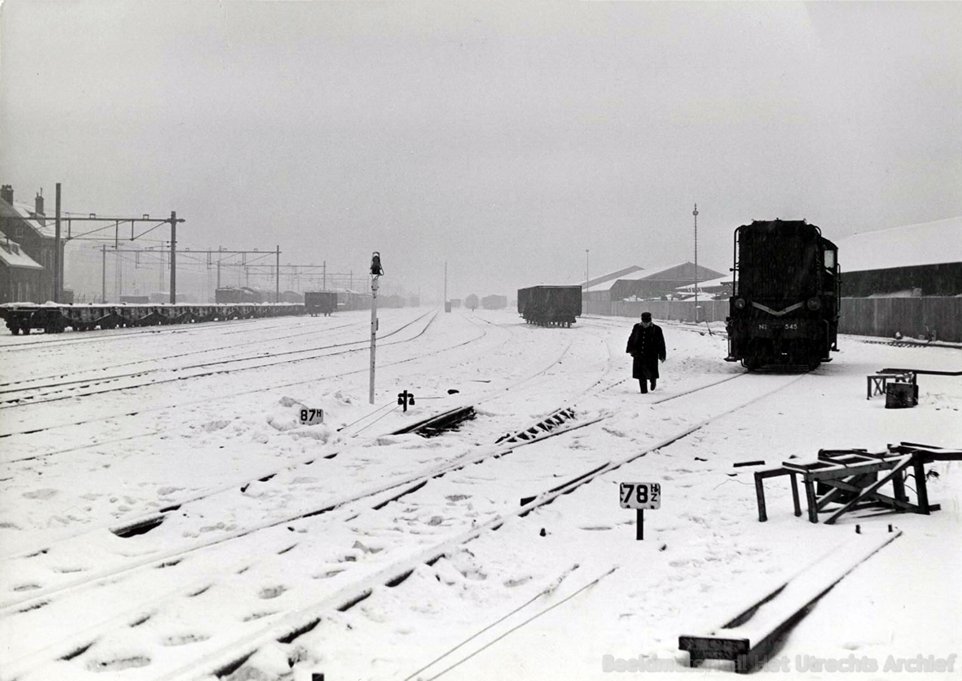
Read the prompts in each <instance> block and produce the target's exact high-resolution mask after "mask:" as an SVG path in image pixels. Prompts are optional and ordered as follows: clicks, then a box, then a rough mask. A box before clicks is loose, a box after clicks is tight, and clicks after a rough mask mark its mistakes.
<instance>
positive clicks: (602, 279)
mask: <svg viewBox="0 0 962 681" xmlns="http://www.w3.org/2000/svg"><path fill="white" fill-rule="evenodd" d="M643 269H644V268H642V267H639V266H638V265H630V266H628V267H625V268H623V269H620V270H616V271H614V272H608V273H607V274H602V275H600V276H597V277H592V278H591V279H589V280H588V284H589V286H588V288H587V289H585V290H587V291H607V290H608V289H610V288H611V285H612V284H614V283H615V282H616V281H618V280H619V279H630V278H632V276H634V275H635V274H637V273H638V272H641V271H642V270H643ZM581 287H582V288H584V284H583V283H582V284H581Z"/></svg>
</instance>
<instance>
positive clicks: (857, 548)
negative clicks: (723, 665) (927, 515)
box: [678, 532, 902, 673]
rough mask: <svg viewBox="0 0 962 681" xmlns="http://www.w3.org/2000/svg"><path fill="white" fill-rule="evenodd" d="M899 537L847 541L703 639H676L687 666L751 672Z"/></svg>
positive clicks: (861, 537)
mask: <svg viewBox="0 0 962 681" xmlns="http://www.w3.org/2000/svg"><path fill="white" fill-rule="evenodd" d="M901 534H902V533H901V532H893V533H889V534H885V535H874V536H872V535H851V536H850V538H849V539H847V540H846V541H845V542H843V543H842V544H841V545H839V546H838V547H836V548H834V549H832V550H831V551H829V552H828V553H826V554H824V555H823V556H821V557H820V558H818V559H817V560H816V561H814V562H813V563H811V564H809V565H808V566H806V567H805V568H804V569H802V570H801V571H799V572H798V573H796V574H795V575H793V576H792V577H790V578H789V579H788V580H787V581H786V582H785V583H783V584H782V585H781V586H779V587H778V588H776V589H774V590H773V591H771V592H769V593H768V594H766V595H765V596H764V597H763V598H761V599H759V600H758V601H757V602H755V603H753V604H752V605H751V606H750V607H749V608H747V609H745V610H743V611H742V612H740V613H739V614H738V615H736V616H735V617H734V618H732V619H731V620H729V621H728V622H726V623H725V624H723V625H722V626H720V627H717V628H715V629H713V630H711V631H710V632H709V633H708V634H705V635H700V636H693V635H684V636H679V637H678V647H679V649H680V650H685V651H688V653H689V665H690V666H696V665H697V664H698V663H699V662H701V661H702V660H706V659H717V660H732V661H734V662H735V671H737V672H740V673H747V672H749V671H751V669H752V667H754V666H755V664H757V662H759V661H760V660H764V659H766V657H767V654H768V653H769V652H770V651H771V649H772V648H773V647H774V646H775V644H776V643H777V641H778V640H779V639H780V638H781V637H783V636H784V635H785V634H786V632H787V631H788V630H789V629H790V628H791V627H792V626H794V624H795V623H796V622H798V621H799V620H800V619H801V618H802V617H804V615H805V614H806V613H807V612H808V609H809V608H811V607H812V606H813V605H814V604H815V603H816V602H817V601H818V600H819V599H820V598H821V597H822V596H824V595H825V594H826V593H827V592H828V591H829V590H830V589H831V588H832V587H833V586H835V585H836V584H838V582H840V581H841V580H842V579H843V578H844V577H845V576H846V575H848V574H849V573H850V572H851V571H852V570H854V569H855V568H856V567H858V566H859V565H860V564H862V563H863V562H865V561H866V560H868V559H869V558H870V557H871V556H873V555H874V554H875V553H877V552H878V551H880V550H881V549H882V548H884V547H885V546H887V545H888V544H890V543H891V542H893V541H894V540H895V539H897V538H898V537H899V536H901Z"/></svg>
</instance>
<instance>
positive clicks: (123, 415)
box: [0, 321, 485, 438]
mask: <svg viewBox="0 0 962 681" xmlns="http://www.w3.org/2000/svg"><path fill="white" fill-rule="evenodd" d="M430 324H431V322H430V321H429V322H428V324H427V325H425V327H424V328H423V329H421V331H420V332H419V333H418V334H416V335H415V336H413V337H412V338H408V339H402V340H395V341H391V342H388V343H385V344H384V345H385V346H387V345H395V344H401V343H410V342H412V341H415V340H417V339H418V338H419V337H420V336H422V335H423V334H424V333H425V332H426V331H427V329H428V327H429V326H430ZM484 335H485V334H484V333H482V334H480V335H479V336H476V337H474V338H471V339H469V340H467V341H464V342H460V343H455V344H453V345H450V346H445V347H443V348H441V349H439V350H434V351H431V352H428V353H426V354H425V355H424V356H432V355H437V354H440V353H443V352H446V351H449V350H452V349H455V348H460V347H463V346H464V345H467V344H469V343H472V342H475V341H477V340H479V339H480V338H482V337H484ZM363 349H364V348H363V347H361V348H350V349H347V350H342V351H341V352H339V353H336V354H349V353H354V352H359V351H361V350H363ZM327 356H331V355H327ZM293 361H295V360H285V361H282V362H278V363H277V364H290V363H292V362H293ZM296 361H299V360H296ZM410 361H412V360H411V359H402V360H398V361H394V362H385V363H383V364H382V365H381V366H385V367H387V366H396V365H399V364H405V363H408V362H410ZM266 366H268V365H264V366H259V367H255V368H265V367H266ZM230 371H231V370H220V371H212V372H208V375H211V376H213V375H221V374H226V373H230ZM366 371H367V369H366V368H365V369H357V370H351V371H342V372H338V373H335V374H330V375H324V376H314V377H311V378H308V379H305V380H298V381H287V382H284V383H272V384H266V385H259V386H258V387H256V388H252V389H249V390H240V391H233V392H230V393H226V394H218V395H211V396H208V397H205V398H203V399H199V400H186V401H179V402H177V403H174V404H164V405H159V406H150V407H142V408H138V409H136V410H135V411H124V412H121V413H115V414H110V415H108V416H100V417H95V418H88V419H81V420H77V421H69V422H66V423H57V424H55V425H51V426H45V427H36V428H29V429H25V430H19V431H8V432H5V433H0V438H7V437H13V436H22V435H34V434H36V433H43V432H47V431H50V430H54V429H61V428H69V427H74V426H82V425H87V424H90V423H97V422H103V421H109V420H112V419H118V418H126V417H133V416H138V415H140V414H145V413H151V412H158V411H165V410H169V409H179V408H183V407H189V406H193V405H197V404H202V403H208V402H211V401H212V400H229V399H232V398H236V397H239V396H242V395H249V394H253V393H259V392H263V391H265V390H271V389H278V388H288V387H292V386H297V385H303V384H305V383H314V382H317V381H321V380H328V379H334V378H341V377H345V376H351V375H354V374H359V373H364V372H366ZM179 380H181V379H179V378H177V379H169V380H168V381H165V382H168V383H169V382H172V381H179ZM157 383H158V382H154V383H152V384H147V385H156V384H157ZM124 389H126V388H117V389H116V390H124ZM110 392H114V390H111V391H110ZM72 397H79V396H78V395H74V396H72ZM33 404H37V403H31V405H23V406H33ZM12 406H16V405H8V406H7V407H6V408H7V409H10V408H11V407H12Z"/></svg>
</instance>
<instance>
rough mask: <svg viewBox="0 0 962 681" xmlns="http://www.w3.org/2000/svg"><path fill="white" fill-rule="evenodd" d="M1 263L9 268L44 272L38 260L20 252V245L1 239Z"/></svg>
mask: <svg viewBox="0 0 962 681" xmlns="http://www.w3.org/2000/svg"><path fill="white" fill-rule="evenodd" d="M0 262H2V263H3V264H4V265H6V266H7V267H20V268H23V269H28V270H42V269H43V267H42V266H41V265H40V264H39V263H37V261H36V260H34V259H33V258H31V257H30V256H29V255H27V254H26V253H24V252H23V251H22V250H20V244H18V243H16V242H15V241H10V240H9V239H0Z"/></svg>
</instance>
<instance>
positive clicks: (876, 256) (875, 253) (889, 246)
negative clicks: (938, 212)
mask: <svg viewBox="0 0 962 681" xmlns="http://www.w3.org/2000/svg"><path fill="white" fill-rule="evenodd" d="M836 244H837V245H838V260H839V263H840V264H841V266H842V272H862V271H866V270H882V269H891V268H895V267H917V266H920V265H939V264H946V263H958V262H962V216H960V217H954V218H946V219H944V220H935V221H934V222H923V223H920V224H917V225H907V226H904V227H892V228H889V229H880V230H877V231H874V232H862V233H860V234H855V235H853V236H850V237H846V238H844V239H839V240H838V241H836Z"/></svg>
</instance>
